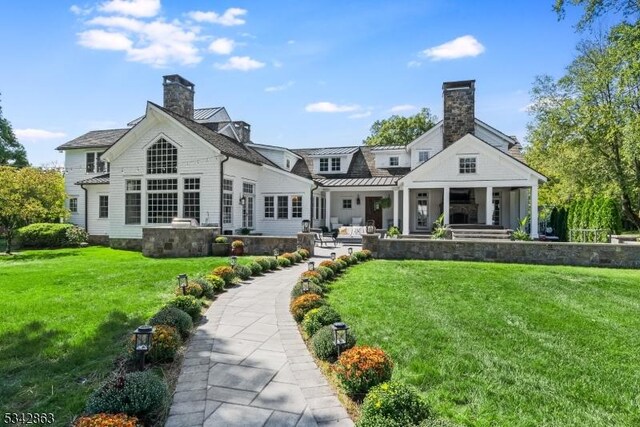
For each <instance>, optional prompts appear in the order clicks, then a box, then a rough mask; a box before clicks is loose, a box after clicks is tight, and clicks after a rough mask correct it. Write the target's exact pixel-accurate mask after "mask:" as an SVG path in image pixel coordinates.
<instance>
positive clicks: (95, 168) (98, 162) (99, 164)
mask: <svg viewBox="0 0 640 427" xmlns="http://www.w3.org/2000/svg"><path fill="white" fill-rule="evenodd" d="M103 154H104V152H102V153H97V152H91V153H86V155H85V159H86V162H85V170H86V172H87V173H105V172H109V169H110V167H109V162H107V161H104V160H102V155H103Z"/></svg>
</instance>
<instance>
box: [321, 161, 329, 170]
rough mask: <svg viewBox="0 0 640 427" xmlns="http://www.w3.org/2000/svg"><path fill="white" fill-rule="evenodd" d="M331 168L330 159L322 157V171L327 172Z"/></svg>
mask: <svg viewBox="0 0 640 427" xmlns="http://www.w3.org/2000/svg"><path fill="white" fill-rule="evenodd" d="M328 170H329V159H327V158H322V159H320V172H327V171H328Z"/></svg>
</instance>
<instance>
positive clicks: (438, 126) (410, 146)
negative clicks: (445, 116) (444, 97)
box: [407, 120, 443, 151]
mask: <svg viewBox="0 0 640 427" xmlns="http://www.w3.org/2000/svg"><path fill="white" fill-rule="evenodd" d="M442 123H443V122H442V120H440V121H439V122H438V123H436V124H435V125H434V126H433V127H432V128H431V129H429V130H428V131H426V132H425V133H423V134H422V135H420V136H419V137H417V138H416V139H414V140H413V141H411V142H410V143H408V144H407V151H409V150H411V149H413V146H414V145H416V144H418V143H420V142H422V140H424V139H426V138H428V137H429V136H431V134H433V133H436V131H438V130H440V131H441V129H442ZM441 132H442V131H441ZM440 142H441V143H442V141H440Z"/></svg>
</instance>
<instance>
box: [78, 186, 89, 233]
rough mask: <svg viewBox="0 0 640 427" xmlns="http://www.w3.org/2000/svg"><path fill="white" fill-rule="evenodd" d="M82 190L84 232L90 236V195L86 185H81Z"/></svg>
mask: <svg viewBox="0 0 640 427" xmlns="http://www.w3.org/2000/svg"><path fill="white" fill-rule="evenodd" d="M80 188H82V189H83V190H84V230H85V231H86V232H87V234H89V194H88V193H87V189H86V188H85V187H84V184H80Z"/></svg>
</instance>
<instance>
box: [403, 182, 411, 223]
mask: <svg viewBox="0 0 640 427" xmlns="http://www.w3.org/2000/svg"><path fill="white" fill-rule="evenodd" d="M410 193H411V190H409V189H408V188H407V187H405V188H404V189H403V190H402V234H409V233H410V231H409V230H410V228H409V194H410Z"/></svg>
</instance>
